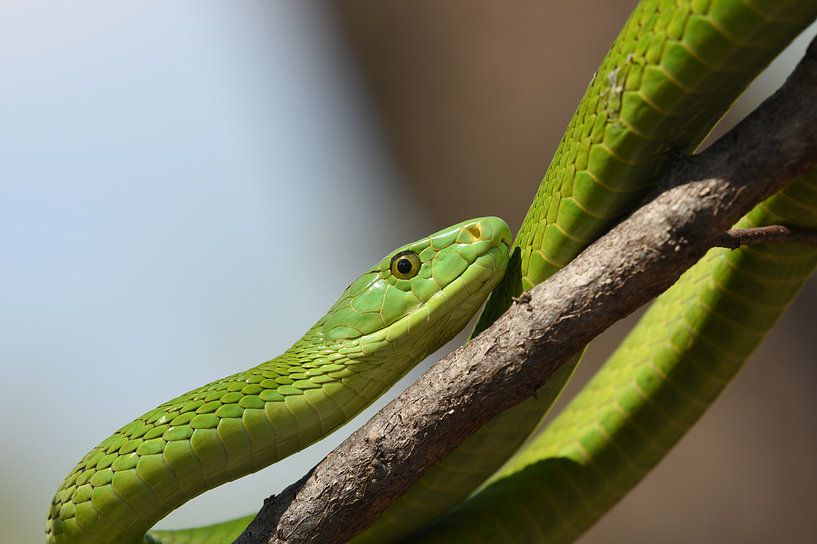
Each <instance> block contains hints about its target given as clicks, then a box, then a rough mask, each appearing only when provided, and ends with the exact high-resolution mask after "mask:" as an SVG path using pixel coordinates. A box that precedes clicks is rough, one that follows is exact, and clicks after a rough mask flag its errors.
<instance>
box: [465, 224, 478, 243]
mask: <svg viewBox="0 0 817 544" xmlns="http://www.w3.org/2000/svg"><path fill="white" fill-rule="evenodd" d="M465 230H467V231H468V233H469V234H470V235H471V236H473V237H474V239H475V240H481V239H482V227H481V226H480V225H471V226H470V227H467V228H466V229H465Z"/></svg>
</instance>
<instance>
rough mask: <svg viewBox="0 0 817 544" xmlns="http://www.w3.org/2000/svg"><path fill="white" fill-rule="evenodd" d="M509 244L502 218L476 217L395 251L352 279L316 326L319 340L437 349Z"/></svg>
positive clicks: (496, 273) (490, 281) (499, 265)
mask: <svg viewBox="0 0 817 544" xmlns="http://www.w3.org/2000/svg"><path fill="white" fill-rule="evenodd" d="M510 245H511V233H510V230H509V229H508V226H507V225H506V224H505V222H504V221H503V220H502V219H499V218H497V217H482V218H478V219H471V220H469V221H464V222H462V223H458V224H456V225H452V226H450V227H448V228H445V229H443V230H441V231H439V232H435V233H434V234H431V235H430V236H427V237H425V238H422V239H420V240H417V241H416V242H412V243H410V244H406V245H404V246H402V247H399V248H397V249H395V250H394V251H393V252H391V253H389V254H388V255H386V256H385V257H384V258H383V259H382V260H381V261H380V262H379V263H378V264H377V265H375V266H374V267H372V268H371V269H370V270H368V271H367V272H366V273H364V274H363V275H361V276H360V277H359V278H358V279H356V280H355V281H354V282H352V284H351V285H350V286H349V287H348V288H347V289H346V291H345V292H344V293H343V295H342V296H341V298H340V300H338V302H337V303H336V304H335V305H334V306H333V307H332V308H331V309H330V310H329V312H328V314H327V316H326V318H325V320H324V321H323V324H322V329H323V333H324V337H325V339H326V340H328V341H330V342H338V343H341V344H344V343H358V344H360V345H362V346H368V350H369V351H371V350H373V349H377V348H378V346H381V345H382V344H384V343H387V344H391V343H393V342H394V341H395V340H401V343H402V341H408V342H417V343H419V344H424V343H429V344H433V348H432V349H430V351H433V350H434V349H437V347H439V346H440V345H442V344H443V343H445V342H446V341H448V340H449V339H450V338H451V337H453V335H454V334H456V333H457V332H458V331H459V330H460V329H461V328H462V327H464V326H465V324H466V323H467V322H468V320H469V319H470V318H471V317H472V316H473V315H474V313H475V312H476V311H477V310H478V309H479V307H480V306H481V305H482V303H483V302H484V301H485V298H486V297H487V296H488V294H489V293H490V292H491V290H492V289H493V288H494V287H495V286H496V285H497V283H499V280H500V279H502V276H503V274H504V273H505V268H506V266H507V264H508V248H509V247H510ZM364 351H365V350H364ZM425 351H429V350H425Z"/></svg>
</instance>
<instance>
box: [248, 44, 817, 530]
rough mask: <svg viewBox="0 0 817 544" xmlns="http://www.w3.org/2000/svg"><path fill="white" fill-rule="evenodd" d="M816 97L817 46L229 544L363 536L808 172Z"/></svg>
mask: <svg viewBox="0 0 817 544" xmlns="http://www.w3.org/2000/svg"><path fill="white" fill-rule="evenodd" d="M814 96H817V40H815V41H814V42H812V44H811V46H810V47H809V50H808V52H807V54H806V56H805V58H804V59H803V61H802V62H801V63H800V64H799V65H798V67H797V69H796V70H795V72H794V73H793V74H792V76H791V77H790V78H789V80H788V81H787V82H786V84H785V85H784V86H783V87H782V88H781V89H780V90H779V91H778V92H777V93H776V94H775V95H774V96H773V97H772V98H770V99H769V100H767V101H766V102H764V103H763V104H762V105H761V106H760V107H759V108H758V109H757V110H755V111H754V112H753V113H752V114H751V115H750V116H748V117H747V118H746V119H745V120H744V121H743V122H741V123H740V124H739V125H738V126H737V127H735V128H734V129H733V130H732V131H730V132H729V133H727V134H726V135H725V136H724V137H722V138H721V139H719V140H718V141H717V142H716V143H715V144H714V145H712V146H711V147H710V148H709V149H707V150H706V151H704V152H703V153H701V154H699V155H696V156H692V157H685V158H681V159H679V160H678V161H677V162H676V163H675V164H674V165H673V167H671V168H670V170H669V172H668V173H667V174H666V175H665V177H664V181H663V182H662V183H661V185H660V190H659V191H657V192H656V193H655V194H653V195H652V197H651V198H650V199H648V200H647V201H646V204H644V205H643V206H642V207H641V208H639V209H638V210H636V211H635V212H634V213H633V214H632V215H631V216H630V217H629V218H627V219H625V220H624V221H623V222H621V223H620V224H619V225H617V226H616V227H615V228H613V229H612V230H611V231H610V232H609V233H607V234H606V235H605V236H603V237H602V238H601V239H599V240H598V241H597V242H596V243H594V244H593V245H591V246H590V247H589V248H588V249H587V250H585V251H584V252H583V253H582V254H580V255H579V256H578V257H577V258H576V259H575V260H574V261H572V262H571V263H570V264H569V265H568V266H566V267H565V268H564V269H562V270H561V271H560V272H558V273H557V274H555V275H554V276H552V277H551V278H550V279H549V280H548V281H546V282H544V283H543V284H540V285H538V286H537V287H535V288H534V289H533V290H532V291H531V292H530V294H529V296H525V297H522V298H521V299H520V300H519V302H518V303H517V304H514V306H513V307H512V308H511V309H510V310H508V312H506V313H505V314H504V315H503V316H502V317H501V318H500V319H499V320H498V321H497V322H496V323H494V325H493V326H491V327H490V328H489V329H488V330H486V331H485V332H484V333H483V334H481V335H480V336H479V337H477V338H476V339H475V340H473V341H472V342H470V343H468V344H466V345H465V346H462V347H461V348H459V349H457V350H456V351H455V352H453V353H451V354H450V355H448V356H447V357H445V358H444V359H443V360H441V361H440V362H439V363H438V364H437V365H435V366H434V367H433V368H432V369H430V370H429V371H428V372H426V373H425V374H424V375H423V376H422V377H421V378H420V379H419V380H418V381H417V382H415V383H414V384H413V385H412V386H410V387H409V388H408V389H407V390H406V391H405V392H404V393H403V394H401V395H400V396H399V397H398V398H397V399H395V400H394V401H392V402H391V403H390V404H389V405H387V406H386V407H385V408H384V409H383V410H381V411H380V412H379V413H378V414H377V415H376V416H375V417H374V418H372V419H371V420H370V421H369V422H368V423H367V424H366V425H365V426H363V427H362V428H360V429H358V430H357V431H356V432H355V433H354V434H352V436H350V437H349V438H348V439H347V440H345V441H344V442H343V443H342V444H341V445H340V446H339V447H338V448H336V449H335V450H334V451H333V452H332V453H330V454H329V455H328V456H327V457H326V458H325V459H324V460H323V461H322V462H321V463H320V464H319V465H318V466H317V467H315V468H314V469H313V470H312V471H311V472H310V473H309V474H307V475H306V476H304V478H302V479H301V480H300V481H298V482H297V483H295V484H293V485H291V486H290V487H289V488H287V489H286V490H285V491H284V492H283V493H281V494H280V495H278V496H274V497H271V498H270V499H268V500H267V501H266V502H265V504H264V507H263V509H262V510H261V512H260V513H259V515H258V517H257V518H256V520H255V521H253V523H252V524H251V525H250V527H249V528H248V529H247V531H246V532H245V533H244V534H243V535H242V536H241V537H239V539H238V540H237V542H239V543H242V544H249V543H253V544H260V543H266V542H270V543H272V542H275V543H283V542H286V543H296V542H298V543H305V542H312V543H315V542H321V543H332V542H343V541H345V540H348V539H349V538H350V537H351V536H353V535H354V534H355V533H357V532H358V531H360V530H362V529H363V528H365V527H366V526H368V525H369V524H370V523H371V522H372V521H373V520H374V519H375V518H376V517H377V516H378V515H379V514H380V513H381V512H382V511H383V510H384V509H385V508H386V507H387V506H388V505H389V504H390V503H391V502H392V501H393V500H394V499H396V498H397V497H399V496H400V495H401V494H402V493H403V492H405V491H406V490H407V489H408V488H409V487H410V485H411V484H412V483H414V482H415V481H416V480H417V479H419V477H420V476H422V474H423V472H424V471H425V470H426V469H428V468H429V467H430V466H431V465H432V464H433V463H434V462H435V461H437V460H439V459H440V458H442V457H443V456H444V455H445V454H446V453H447V452H448V451H450V450H451V449H453V448H454V447H456V446H457V445H458V444H459V443H460V442H461V441H462V440H463V439H465V438H466V437H467V436H468V435H470V434H471V433H473V432H474V431H476V430H477V429H478V428H479V427H480V426H481V425H483V424H484V423H486V422H487V421H488V420H490V419H491V418H492V417H494V416H495V415H497V414H498V413H500V412H501V411H503V410H506V409H508V408H510V407H511V406H513V405H515V404H517V403H519V402H521V401H522V400H524V399H526V398H528V397H529V396H531V395H533V394H534V392H535V391H536V390H537V389H538V388H539V387H540V386H541V385H543V384H544V383H545V382H546V381H547V380H548V378H549V377H550V376H551V375H552V374H553V372H554V371H555V370H556V369H557V368H558V366H559V365H560V364H561V363H562V362H564V361H565V360H567V359H568V358H569V357H570V356H571V355H573V354H574V353H576V352H578V351H579V350H580V349H582V347H583V346H584V345H586V344H587V343H588V342H589V341H590V340H591V339H593V338H594V337H595V336H597V335H598V334H599V333H601V332H602V331H603V330H604V329H606V328H607V327H609V326H610V325H611V324H613V323H614V322H615V321H617V320H618V319H621V318H622V317H624V316H626V315H627V314H629V313H630V312H632V311H634V310H635V309H636V308H638V307H639V306H641V305H642V304H644V303H646V302H648V301H649V300H650V299H651V298H653V297H654V296H656V295H657V294H659V293H660V292H662V291H663V290H665V289H666V288H667V287H669V286H670V285H671V284H672V283H673V282H674V281H675V280H676V279H677V278H678V276H680V274H681V273H682V272H683V271H684V270H686V269H687V268H688V267H689V266H691V265H693V264H694V263H695V262H696V261H697V260H698V259H699V258H700V257H701V256H702V255H703V254H704V253H705V252H706V251H707V250H708V249H709V248H710V247H712V246H713V245H717V244H718V243H719V242H720V241H723V239H724V235H723V233H724V232H726V231H727V229H729V227H730V226H731V225H733V224H734V223H735V222H736V221H737V220H738V218H740V217H741V216H742V215H744V214H745V213H746V212H747V211H748V210H749V209H751V208H752V207H753V206H754V205H755V204H757V203H758V202H760V201H761V200H762V199H764V198H766V197H768V196H769V195H770V194H772V193H773V192H775V191H776V190H778V189H780V188H781V187H782V186H783V185H784V184H785V183H786V182H788V181H791V180H792V179H793V178H794V177H796V176H798V175H799V174H801V173H803V172H804V171H805V170H807V169H808V168H810V167H812V166H814V165H815V164H817V138H814V134H817V102H815V101H814V100H813V97H814ZM767 234H768V233H767Z"/></svg>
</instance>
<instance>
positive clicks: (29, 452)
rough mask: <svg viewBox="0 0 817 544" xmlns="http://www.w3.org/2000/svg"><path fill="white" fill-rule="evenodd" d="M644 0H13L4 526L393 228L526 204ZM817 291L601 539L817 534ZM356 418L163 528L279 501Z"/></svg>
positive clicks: (5, 140) (331, 287) (271, 328)
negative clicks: (117, 433) (120, 430)
mask: <svg viewBox="0 0 817 544" xmlns="http://www.w3.org/2000/svg"><path fill="white" fill-rule="evenodd" d="M634 4H635V2H633V1H623V0H616V1H606V2H601V1H599V0H578V1H575V2H570V3H567V2H553V1H547V2H542V1H539V2H535V1H532V0H511V1H507V2H501V3H500V2H466V1H465V0H449V1H448V2H431V1H429V0H423V1H414V2H377V1H374V0H368V1H365V0H357V1H352V0H345V1H339V2H319V1H305V2H282V1H275V2H261V1H244V2H231V3H229V4H228V3H221V4H214V3H200V2H193V1H192V0H184V1H178V2H172V3H158V2H155V3H154V2H140V3H131V2H111V1H106V2H103V1H101V0H95V1H94V0H81V1H78V2H72V3H70V4H67V3H54V2H48V3H46V2H40V1H30V0H29V1H25V2H24V1H22V0H5V1H4V2H2V3H0V119H2V126H3V129H4V130H2V132H0V180H2V181H0V243H1V244H2V258H3V262H2V266H0V331H2V333H0V365H2V377H0V412H2V413H3V414H4V418H3V422H4V432H3V433H2V438H0V485H1V486H2V494H0V527H2V529H3V538H2V539H3V541H4V542H15V543H36V542H42V539H43V536H42V535H43V527H44V521H45V512H46V509H47V506H48V504H49V501H50V499H51V496H52V494H53V492H54V491H55V490H56V488H57V486H58V485H59V483H60V481H61V479H62V478H63V477H64V476H65V475H66V474H67V473H68V471H69V470H70V469H71V468H72V466H73V465H74V463H75V462H76V461H78V460H79V458H80V457H81V456H82V455H83V454H84V453H85V452H86V451H87V450H88V449H90V448H91V447H92V446H93V445H95V444H96V443H97V442H99V441H100V440H101V439H102V438H104V437H105V436H107V435H108V434H109V433H110V432H111V431H113V430H115V429H116V428H117V427H119V426H121V425H122V424H124V423H125V422H127V421H129V420H130V419H132V418H133V417H135V416H137V415H139V414H141V413H142V412H144V411H146V410H147V409H149V408H151V407H153V406H155V405H156V404H159V403H160V402H162V401H164V400H166V399H168V398H170V397H172V396H174V395H176V394H178V393H180V392H181V391H185V390H187V389H190V388H192V387H195V386H197V385H200V384H203V383H205V382H207V381H209V380H212V379H214V378H216V377H220V376H223V375H226V374H229V373H232V372H235V371H239V370H242V369H245V368H247V367H249V366H251V365H253V364H256V363H257V362H260V361H262V360H265V359H268V358H271V357H273V356H275V355H277V354H278V353H280V352H281V351H283V350H284V349H286V348H287V347H288V346H289V345H290V344H291V343H292V342H293V341H294V340H296V339H297V338H298V337H299V336H300V334H301V333H303V332H304V331H305V330H306V329H307V328H308V327H309V326H310V325H311V324H312V323H313V322H314V321H315V320H317V319H318V318H319V317H320V316H321V315H322V314H323V312H324V311H325V309H326V308H328V307H329V306H330V305H331V304H332V303H333V302H334V300H335V299H336V297H337V296H338V294H339V293H340V292H341V291H342V289H343V288H344V287H345V286H346V285H347V284H348V282H349V281H350V280H351V279H353V278H354V277H355V276H356V275H357V274H359V273H360V272H361V271H362V270H364V269H365V268H366V267H367V266H369V264H371V263H373V262H375V261H377V260H379V259H380V258H381V256H382V255H383V254H384V253H386V252H387V251H389V250H390V249H392V248H393V247H395V246H397V245H399V244H401V243H403V242H406V241H410V240H413V239H415V238H417V237H419V236H422V235H424V234H426V233H428V232H430V231H432V230H434V229H436V228H439V227H442V226H445V225H447V224H451V223H453V222H456V221H459V220H462V219H464V218H467V217H471V216H477V215H486V214H491V215H500V216H503V217H504V218H506V220H508V221H509V223H510V224H511V225H512V227H513V228H516V227H518V225H519V223H520V222H521V219H522V217H523V215H524V212H525V211H526V209H527V206H528V203H529V202H530V199H531V198H532V195H533V193H534V191H535V188H536V185H537V183H538V181H539V179H540V177H541V175H542V173H543V172H544V169H545V167H546V166H547V164H548V162H549V159H550V156H551V154H552V153H553V150H554V149H555V147H556V144H557V143H558V140H559V138H560V137H561V134H562V131H563V129H564V127H565V125H566V124H567V121H568V119H569V117H570V115H571V114H572V112H573V109H574V108H575V106H576V103H577V102H578V100H579V98H580V96H581V94H582V92H583V91H584V88H585V86H586V85H587V83H588V82H589V80H590V77H591V75H592V73H593V71H594V69H595V67H596V65H597V64H598V63H599V61H600V60H601V57H602V56H603V54H604V52H605V51H606V49H607V48H608V46H609V44H610V42H611V41H612V40H613V39H614V37H615V35H616V33H617V30H618V29H619V27H620V26H621V25H622V23H623V22H624V20H625V18H626V16H627V14H628V13H629V11H630V10H631V9H632V7H633V5H634ZM589 13H591V14H592V15H593V16H592V17H590V16H588V14H589ZM815 33H817V29H815V28H812V29H810V31H809V32H807V34H808V35H809V36H804V37H801V39H800V40H798V41H797V42H796V43H795V44H793V46H792V47H791V48H790V49H789V50H788V51H787V52H786V53H785V54H784V55H783V57H782V58H781V59H779V60H778V61H777V62H776V63H775V64H774V65H773V66H772V67H771V68H770V69H769V70H768V71H767V72H766V73H765V74H764V75H763V76H762V77H761V78H760V79H759V80H758V81H757V82H756V84H755V85H754V86H753V87H752V88H751V89H750V91H748V92H747V93H746V95H745V96H744V97H743V98H742V99H741V102H740V103H739V105H738V107H737V108H736V109H735V112H734V115H732V116H730V117H729V118H727V119H726V120H725V121H724V123H725V124H726V125H728V124H730V123H733V122H734V121H735V120H736V119H739V118H740V116H742V115H744V114H745V113H746V112H747V111H750V110H751V109H752V108H753V107H754V105H756V104H757V103H758V102H759V101H760V100H762V98H764V97H765V96H766V95H767V94H768V93H769V92H771V91H772V90H773V89H774V88H776V86H777V85H779V84H780V82H781V81H782V79H783V78H784V77H785V75H786V74H787V73H788V71H789V70H790V69H791V66H792V65H793V63H794V62H796V60H797V59H798V58H799V56H800V55H801V54H802V51H803V49H804V48H805V45H806V43H807V42H808V39H809V37H810V36H813V35H814V34H815ZM816 302H817V283H815V282H814V281H812V282H811V284H810V285H808V286H807V288H806V289H805V290H804V291H803V292H802V293H801V296H800V297H799V299H798V300H797V301H796V302H795V304H794V305H793V306H792V307H791V309H790V310H789V312H788V313H787V314H786V316H785V317H784V318H783V320H782V322H781V323H780V324H779V326H778V327H777V328H776V329H775V330H774V331H773V332H772V334H770V335H769V338H768V339H767V341H766V342H765V344H764V345H763V346H762V347H761V349H759V350H758V352H757V353H756V354H755V355H754V357H753V358H752V359H751V360H750V361H749V363H748V364H747V366H746V368H745V369H744V370H743V372H741V374H740V375H739V376H738V378H737V379H736V380H735V381H734V383H733V384H732V385H731V386H730V387H729V389H728V390H727V391H726V392H725V393H724V394H723V396H722V397H721V398H720V399H719V400H718V402H717V403H716V404H715V405H714V406H713V408H712V409H711V410H710V411H709V412H708V413H707V414H706V416H705V417H704V418H703V419H702V420H701V422H700V424H699V425H697V426H696V427H695V428H694V429H693V430H692V431H691V432H690V433H689V435H688V436H687V437H686V438H685V439H684V440H683V441H682V442H681V443H680V445H679V446H678V447H677V448H675V450H674V451H673V452H672V453H671V454H670V455H669V456H668V457H667V458H666V459H665V460H664V461H663V462H662V463H661V465H660V466H659V467H658V468H657V469H656V470H655V471H654V472H653V473H652V474H651V475H650V476H649V477H648V478H647V479H646V480H645V481H644V482H643V483H642V484H641V485H640V486H639V487H638V488H636V490H635V491H634V492H633V493H631V494H630V495H629V496H628V497H627V498H626V499H625V500H624V501H622V502H621V503H620V504H619V505H618V506H617V507H616V508H615V509H614V510H613V511H611V512H610V513H609V514H608V515H607V516H606V517H605V518H604V519H603V520H602V521H601V522H600V523H598V524H597V525H596V526H595V527H594V528H593V529H592V530H591V531H590V532H589V533H588V534H587V535H586V536H585V537H584V538H583V539H582V542H583V543H601V542H619V541H621V542H624V541H626V542H644V543H646V542H656V541H660V542H678V543H680V542H689V541H698V542H714V541H720V542H757V543H761V542H771V541H777V542H780V541H783V542H813V541H815V539H817V516H815V515H814V514H815V511H814V505H815V504H817V465H815V463H814V456H815V453H817V423H815V421H814V419H813V414H814V413H815V407H817V406H816V405H817V402H815V396H814V393H813V391H814V387H815V385H817V368H816V367H815V365H814V364H813V363H814V359H815V354H817V340H816V339H815V336H814V325H813V320H814V314H813V309H814V307H815V303H816ZM631 322H632V319H631V320H629V321H628V322H627V323H620V324H618V325H616V326H615V327H613V328H612V329H611V330H610V331H608V332H607V333H605V335H604V336H603V337H601V338H599V340H598V341H596V342H594V344H593V345H592V346H591V348H590V352H589V355H588V357H586V360H585V362H584V363H583V366H582V367H581V371H580V373H579V376H578V378H577V380H578V381H579V382H580V381H581V380H584V379H586V377H587V376H588V375H589V374H590V373H591V372H592V370H593V368H595V366H597V365H598V363H599V362H600V361H601V360H602V359H603V358H604V356H605V355H606V354H608V353H609V352H610V351H611V350H612V348H613V346H614V345H615V343H616V342H617V340H618V339H619V338H621V336H622V335H623V334H624V333H625V332H626V330H627V328H628V326H629V325H631ZM419 371H420V370H416V371H414V372H413V373H412V374H411V375H409V376H408V377H407V380H412V379H413V378H414V377H416V375H417V374H418V372H419ZM405 383H407V382H406V381H404V382H402V383H401V384H398V386H397V387H396V388H395V390H394V391H395V392H396V391H399V390H401V389H402V388H403V387H404V386H405ZM575 387H577V386H576V385H574V386H573V388H574V389H575ZM393 394H394V392H392V393H391V394H390V396H393ZM384 402H385V400H382V401H380V402H378V403H377V405H376V407H377V406H380V405H382V404H383V403H384ZM376 407H375V408H376ZM369 413H371V410H370V411H369ZM361 417H362V418H364V417H366V415H364V416H361ZM361 422H362V419H361V418H359V419H358V420H356V421H355V422H353V423H352V425H354V426H357V425H359V424H360V423H361ZM350 428H351V427H347V428H345V429H343V430H341V431H340V432H338V433H336V434H335V435H333V436H332V437H330V438H329V439H327V440H325V441H323V442H321V443H320V444H319V445H317V446H316V447H314V448H310V450H309V451H307V452H303V453H300V454H298V455H296V456H294V457H292V458H290V459H288V460H285V461H284V462H281V463H279V464H277V465H275V466H274V467H271V468H268V469H266V470H264V471H262V472H260V473H258V474H256V475H253V476H250V477H248V478H245V479H243V480H241V481H239V482H235V483H233V484H229V485H227V486H223V487H222V488H219V489H218V490H215V491H212V492H209V493H207V494H206V495H204V496H202V497H200V498H198V499H196V500H195V501H192V502H191V503H190V504H188V505H186V506H185V507H184V508H182V509H181V510H179V511H178V512H176V513H174V514H173V515H171V516H170V517H169V518H168V519H167V520H165V521H164V522H162V526H163V527H181V526H189V525H196V524H201V523H203V522H205V521H207V522H210V521H218V520H221V519H226V518H229V517H232V516H236V515H241V514H245V513H248V512H250V511H253V510H256V509H257V508H258V507H259V506H260V504H261V501H262V499H263V497H265V496H266V495H267V494H269V493H270V492H275V491H278V490H280V489H281V488H283V487H284V486H285V485H287V484H289V483H291V482H292V481H294V480H296V479H297V478H298V477H300V476H301V475H302V474H303V473H304V472H305V471H306V470H308V468H309V467H311V466H312V465H313V464H314V463H315V462H317V461H318V460H319V459H320V458H321V457H322V456H323V455H324V454H325V453H326V452H327V451H328V450H329V449H331V448H332V447H333V446H334V445H336V444H337V443H338V442H339V441H340V440H341V439H342V438H343V437H344V436H345V435H346V434H348V432H349V430H348V429H350Z"/></svg>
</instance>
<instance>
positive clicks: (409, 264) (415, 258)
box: [389, 251, 423, 280]
mask: <svg viewBox="0 0 817 544" xmlns="http://www.w3.org/2000/svg"><path fill="white" fill-rule="evenodd" d="M422 264H423V263H422V261H420V256H419V255H417V254H416V253H414V252H413V251H401V252H400V253H398V254H397V255H395V256H394V257H392V258H391V265H390V266H389V268H390V269H391V273H392V275H393V276H394V277H396V278H399V279H401V280H407V279H410V278H413V277H414V276H416V275H417V273H418V272H419V271H420V266H421V265H422Z"/></svg>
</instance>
